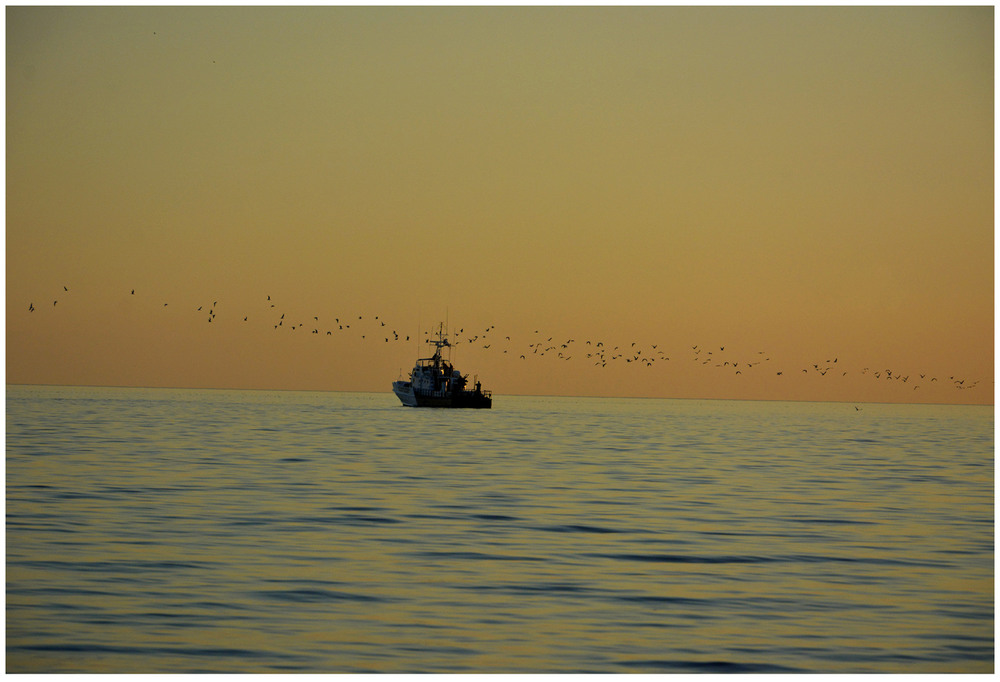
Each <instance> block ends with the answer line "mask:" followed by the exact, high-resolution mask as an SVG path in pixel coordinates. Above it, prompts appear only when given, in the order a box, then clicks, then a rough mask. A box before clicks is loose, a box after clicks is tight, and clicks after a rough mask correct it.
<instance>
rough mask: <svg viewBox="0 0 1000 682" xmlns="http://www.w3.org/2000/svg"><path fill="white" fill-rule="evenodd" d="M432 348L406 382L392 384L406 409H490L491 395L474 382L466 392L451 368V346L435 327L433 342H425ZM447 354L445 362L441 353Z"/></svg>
mask: <svg viewBox="0 0 1000 682" xmlns="http://www.w3.org/2000/svg"><path fill="white" fill-rule="evenodd" d="M427 343H429V344H432V345H433V346H434V355H432V356H431V357H429V358H419V359H417V364H416V365H414V366H413V370H412V371H411V372H410V380H409V381H405V380H403V379H399V380H397V381H394V382H392V392H393V393H395V394H396V397H397V398H399V400H400V402H402V403H403V404H404V405H406V406H407V407H474V408H480V409H484V408H490V407H492V406H493V395H492V393H491V392H490V391H484V390H483V387H482V385H481V384H480V383H479V380H478V379H476V380H475V382H474V383H473V386H472V388H471V389H469V377H468V375H463V374H462V373H461V372H459V371H458V370H457V369H455V367H454V366H453V365H452V364H451V348H452V344H451V343H450V342H449V341H448V338H447V337H446V335H445V329H444V325H443V324H442V325H440V326H439V327H438V332H437V338H436V339H428V340H427ZM443 348H447V349H448V350H449V358H448V359H447V360H445V359H444V357H443V356H442V354H441V350H442V349H443Z"/></svg>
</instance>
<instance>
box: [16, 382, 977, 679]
mask: <svg viewBox="0 0 1000 682" xmlns="http://www.w3.org/2000/svg"><path fill="white" fill-rule="evenodd" d="M858 407H860V408H861V409H860V410H857V409H855V406H854V405H851V404H836V403H758V402H725V401H704V402H702V401H680V400H624V399H575V398H532V397H509V396H497V397H496V399H495V404H494V409H492V410H487V411H473V410H426V409H410V408H404V407H402V406H400V405H399V403H398V401H397V400H396V398H395V397H394V396H393V395H391V393H388V392H386V393H384V394H357V393H354V394H352V393H295V392H239V391H193V390H191V391H189V390H164V389H149V390H146V389H110V388H103V389H95V388H59V387H15V386H8V387H7V414H6V416H7V429H6V435H7V459H6V464H7V526H6V531H7V535H6V537H7V621H6V624H7V630H6V631H7V663H6V669H7V672H13V673H17V672H89V673H100V672H350V673H367V672H396V673H417V672H437V673H459V672H482V673H489V672H507V673H560V672H604V673H623V672H640V673H674V672H676V673H690V672H761V673H766V672H785V671H787V672H909V673H930V672H960V671H962V672H992V671H993V668H994V634H993V633H994V588H993V578H994V573H993V557H994V508H993V500H994V495H993V481H994V459H993V452H994V450H993V446H994V443H993V435H994V433H993V408H992V407H957V406H917V405H913V406H910V405H907V406H898V405H858Z"/></svg>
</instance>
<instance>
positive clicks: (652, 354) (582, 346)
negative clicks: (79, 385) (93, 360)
mask: <svg viewBox="0 0 1000 682" xmlns="http://www.w3.org/2000/svg"><path fill="white" fill-rule="evenodd" d="M61 293H62V294H64V295H69V294H70V289H69V287H67V286H63V287H62V292H61ZM128 296H129V297H135V296H136V290H135V289H130V290H129V292H128ZM261 303H262V307H261V308H260V309H259V310H258V311H257V312H255V313H253V315H251V313H246V314H240V315H238V316H236V319H237V320H238V321H241V322H242V323H249V322H250V318H251V316H253V317H254V318H255V319H254V321H255V322H257V321H258V319H259V318H263V319H264V321H265V323H266V324H267V325H268V326H270V327H273V329H274V331H276V332H284V331H296V330H300V329H308V330H309V332H310V333H312V334H315V335H318V336H319V335H322V336H335V335H337V336H339V335H342V334H352V335H356V336H358V337H359V338H360V339H361V340H365V341H375V342H381V343H383V344H387V343H400V342H402V343H408V342H410V340H411V335H410V334H406V333H403V332H400V331H398V330H399V329H402V327H399V326H396V325H391V324H388V323H387V322H386V320H385V319H383V318H382V317H380V316H379V315H368V316H365V315H363V314H362V315H338V316H334V317H332V318H331V317H329V316H324V317H323V318H322V319H321V317H320V316H319V315H312V316H305V319H304V320H303V319H302V318H303V316H298V317H295V318H294V321H293V317H292V315H291V314H289V313H288V312H286V311H283V310H282V309H281V308H279V307H278V304H277V302H276V301H272V298H271V296H270V295H267V294H265V296H264V298H263V300H262V302H261ZM58 304H59V299H58V298H56V299H53V301H52V308H56V306H58ZM156 305H159V303H157V304H156ZM167 306H168V303H167V302H163V303H162V307H164V308H165V307H167ZM218 306H219V301H218V300H213V301H212V303H211V305H208V304H207V302H206V303H204V304H202V305H199V306H197V307H196V308H195V307H192V308H191V312H192V313H200V314H201V315H203V316H204V317H205V320H206V321H207V322H208V323H210V324H211V323H213V322H214V321H215V319H216V318H217V316H218V312H217V310H218ZM206 308H207V311H206V310H205V309H206ZM36 310H38V309H37V308H36V307H35V305H34V302H29V303H28V312H29V313H34V312H35V311H36ZM310 318H311V319H310ZM331 320H332V321H331ZM436 333H437V332H436V330H434V331H432V330H425V331H423V339H422V340H424V341H430V340H431V339H432V338H433V335H435V334H436ZM525 344H526V345H525ZM450 345H452V346H456V345H466V346H469V347H475V348H482V349H483V350H489V351H493V352H499V353H501V354H502V355H505V356H509V357H511V358H513V359H516V360H517V361H530V360H534V359H540V358H543V357H546V356H548V357H550V358H553V357H554V358H555V359H556V360H559V361H565V362H569V361H576V362H586V363H587V364H588V365H592V366H594V367H599V368H607V367H609V366H615V365H620V366H628V365H632V366H636V367H647V368H648V367H653V366H654V365H661V364H665V363H667V362H693V363H697V364H698V365H701V366H705V367H711V368H714V369H718V370H722V371H727V372H730V373H732V375H733V376H745V375H749V374H761V373H767V374H769V375H771V376H775V377H782V376H786V375H789V374H792V373H802V374H807V375H817V376H821V377H825V376H827V375H831V376H841V377H846V376H847V375H848V374H851V373H852V371H851V370H849V369H847V368H846V367H845V366H844V364H843V363H839V358H838V357H831V358H827V359H825V360H824V361H817V362H811V363H808V364H807V365H806V366H805V367H796V368H795V369H794V370H788V369H786V368H782V366H781V365H780V364H779V363H777V362H772V360H771V357H770V354H769V353H767V352H765V351H755V352H751V353H749V354H744V355H742V356H740V355H737V354H734V353H733V352H732V351H730V352H729V353H726V346H724V345H719V346H703V345H693V346H689V347H686V348H685V349H684V350H682V351H681V352H680V353H671V355H673V360H672V359H671V356H670V355H668V354H667V352H666V350H665V349H664V348H663V347H662V344H645V345H644V344H640V343H638V342H629V343H627V344H614V345H612V343H611V342H605V341H604V340H600V339H587V340H582V341H578V340H576V339H573V338H568V339H565V340H563V339H561V338H559V339H557V338H556V337H554V336H550V335H547V334H545V333H543V332H542V331H541V330H537V329H536V330H534V333H533V334H529V338H526V339H518V338H512V337H511V336H510V335H507V334H502V333H499V332H497V331H496V325H490V326H489V327H486V328H485V329H483V330H482V331H478V330H468V331H467V330H466V329H465V328H459V329H458V330H457V331H453V332H452V334H451V336H450ZM853 373H859V374H860V375H862V376H866V377H869V378H871V379H874V380H877V381H888V382H897V383H898V384H899V385H900V386H901V387H902V386H906V387H907V388H908V389H912V390H913V391H916V390H919V389H920V388H921V387H923V386H925V385H928V386H929V385H931V384H937V385H939V386H943V385H949V384H950V385H951V386H953V387H954V388H955V389H958V390H970V389H974V388H976V387H977V386H978V385H979V383H980V381H979V380H974V381H973V380H970V379H968V378H966V377H958V376H955V375H949V376H947V377H945V376H944V375H942V376H940V377H939V376H936V375H934V374H933V373H929V372H902V371H898V370H894V369H889V368H871V367H864V368H863V369H861V370H860V372H857V371H856V370H855V371H854V372H853Z"/></svg>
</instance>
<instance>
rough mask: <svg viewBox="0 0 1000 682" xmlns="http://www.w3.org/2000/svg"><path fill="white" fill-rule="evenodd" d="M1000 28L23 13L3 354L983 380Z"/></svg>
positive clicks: (927, 388) (965, 385)
mask: <svg viewBox="0 0 1000 682" xmlns="http://www.w3.org/2000/svg"><path fill="white" fill-rule="evenodd" d="M993 29H994V8H993V7H992V6H981V7H964V8H963V7H944V8H942V7H843V8H820V7H800V8H791V7H777V8H757V7H745V8H739V7H738V8H732V7H725V8H722V7H695V8H684V7H638V8H617V7H577V8H565V7H549V8H536V7H471V8H456V7H436V8H426V7H304V8H290V9H286V8H265V7H249V8H246V7H244V8H208V7H83V8H66V7H7V8H6V30H7V34H6V36H7V137H6V140H7V167H6V169H7V194H6V197H7V213H6V219H7V222H6V228H7V239H6V249H7V258H6V266H7V278H6V287H7V289H6V305H7V311H6V312H7V314H6V325H7V333H6V342H7V365H6V368H7V382H8V383H43V384H85V385H122V386H175V387H213V388H262V389H310V390H313V389H315V390H360V391H380V392H388V391H389V389H390V383H391V381H392V380H393V379H396V378H397V377H398V375H399V374H400V371H401V370H402V371H403V372H404V373H405V372H408V370H409V368H410V367H412V365H413V361H414V359H415V358H416V357H417V355H418V352H419V354H420V355H421V356H426V355H427V354H429V349H428V347H427V346H426V345H424V346H423V347H422V348H421V347H419V344H418V339H419V338H423V336H424V332H425V331H427V330H428V329H430V328H431V327H433V326H434V325H436V324H437V323H438V322H443V321H445V319H446V318H447V321H448V323H449V325H450V327H451V329H452V332H453V337H454V338H458V339H459V340H461V341H463V343H462V344H461V345H459V346H457V347H456V348H455V350H454V353H453V359H454V361H455V363H456V365H457V366H458V367H459V368H460V369H462V370H463V371H465V372H469V373H470V374H478V375H479V377H480V378H481V380H482V381H483V383H484V385H486V387H487V388H492V389H493V390H494V393H495V395H496V397H497V398H499V397H500V396H502V395H504V394H551V395H606V396H652V397H677V398H760V399H804V400H845V401H858V402H861V401H889V402H957V403H992V402H993V396H994V383H993V375H994V364H993V363H994V338H993V336H994V335H993V330H994V318H993V315H994V300H993V294H994V277H993V267H994V211H993V209H994V175H993V171H994V90H993V78H994V70H993V64H994V42H993V41H994V30H993ZM133 292H134V293H133ZM199 308H201V310H199ZM376 315H377V316H378V318H379V319H378V320H376V319H375V316H376ZM282 316H283V317H282ZM359 318H361V319H359ZM383 322H384V323H385V325H386V326H384V327H383V326H382V323H383ZM347 323H350V325H351V326H350V328H345V329H341V328H340V327H341V326H342V325H345V324H347ZM293 327H294V328H293ZM460 329H461V330H462V332H461V333H459V330H460ZM393 332H395V334H393ZM362 335H364V338H362ZM397 336H398V338H397ZM406 337H409V340H408V341H407V340H406ZM473 337H479V338H476V339H475V340H472V339H473ZM507 337H510V340H507ZM386 339H388V340H386ZM549 339H551V341H550V340H549ZM571 339H572V342H570V340H571ZM598 343H601V344H602V345H601V346H600V347H598V346H597V344H598ZM539 344H540V345H539ZM563 344H566V347H565V348H563ZM632 344H635V345H634V346H633V345H632ZM654 344H655V346H656V347H655V348H654V347H653V346H654ZM487 345H488V346H489V348H486V347H485V346H487ZM616 346H617V347H618V349H619V351H618V353H619V357H617V358H612V355H613V354H614V353H613V352H612V351H611V350H610V349H612V348H614V347H616ZM598 348H600V350H601V351H603V352H605V353H606V355H604V357H603V359H602V357H601V356H600V355H597V351H598ZM637 350H641V351H642V353H641V354H639V355H636V354H635V351H637ZM505 351H506V352H505ZM710 352H711V356H710V355H709V353H710ZM560 354H562V357H560ZM588 354H589V356H590V357H588ZM522 355H524V356H525V357H524V359H522V358H521V356H522ZM668 357H669V360H667V359H666V358H668ZM567 358H569V359H567ZM650 361H653V362H650ZM734 365H735V367H734ZM824 370H825V371H824ZM737 371H739V373H737ZM904 378H905V379H904ZM932 380H933V381H932Z"/></svg>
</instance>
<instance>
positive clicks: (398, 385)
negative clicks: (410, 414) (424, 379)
mask: <svg viewBox="0 0 1000 682" xmlns="http://www.w3.org/2000/svg"><path fill="white" fill-rule="evenodd" d="M392 392H393V393H395V394H396V397H397V398H399V401H400V402H401V403H403V405H406V406H407V407H452V408H454V407H458V408H472V409H481V410H482V409H489V408H491V407H493V398H492V397H491V396H489V395H487V394H485V393H482V392H479V391H457V392H451V393H445V392H441V393H440V394H438V395H425V394H421V393H416V392H414V390H413V385H412V384H410V382H408V381H394V382H392Z"/></svg>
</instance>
